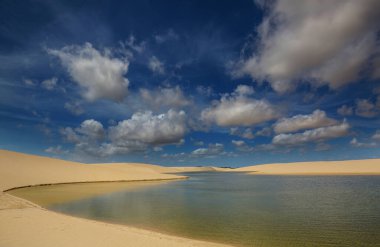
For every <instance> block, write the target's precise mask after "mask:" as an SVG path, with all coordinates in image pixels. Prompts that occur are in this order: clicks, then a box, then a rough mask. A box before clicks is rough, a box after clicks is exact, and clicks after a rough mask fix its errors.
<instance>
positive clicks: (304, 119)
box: [274, 110, 337, 134]
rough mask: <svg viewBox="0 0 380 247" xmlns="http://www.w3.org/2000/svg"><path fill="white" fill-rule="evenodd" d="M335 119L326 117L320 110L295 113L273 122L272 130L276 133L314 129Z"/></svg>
mask: <svg viewBox="0 0 380 247" xmlns="http://www.w3.org/2000/svg"><path fill="white" fill-rule="evenodd" d="M336 123H337V121H336V120H334V119H331V118H329V117H327V115H326V113H325V112H324V111H321V110H315V111H314V112H313V113H312V114H309V115H296V116H293V117H291V118H282V119H280V120H278V121H277V122H276V123H275V124H274V131H275V132H276V133H277V134H278V133H289V132H296V131H298V130H304V129H315V128H319V127H325V126H330V125H334V124H336Z"/></svg>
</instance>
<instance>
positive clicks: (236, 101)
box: [201, 87, 278, 126]
mask: <svg viewBox="0 0 380 247" xmlns="http://www.w3.org/2000/svg"><path fill="white" fill-rule="evenodd" d="M237 89H238V90H236V91H235V92H233V93H232V94H226V95H223V96H222V98H221V99H220V100H219V101H215V102H214V103H213V105H212V106H211V107H209V108H206V109H205V110H203V111H202V113H201V119H202V120H203V121H205V122H208V123H216V124H217V125H219V126H251V125H255V124H259V123H263V122H266V121H269V120H272V119H275V118H277V116H278V113H277V112H276V110H275V109H274V107H273V106H272V105H271V104H270V103H269V102H267V101H266V100H256V99H253V98H249V97H247V96H246V95H245V94H241V93H242V90H239V87H238V88H237ZM240 89H241V87H240ZM243 92H244V90H243Z"/></svg>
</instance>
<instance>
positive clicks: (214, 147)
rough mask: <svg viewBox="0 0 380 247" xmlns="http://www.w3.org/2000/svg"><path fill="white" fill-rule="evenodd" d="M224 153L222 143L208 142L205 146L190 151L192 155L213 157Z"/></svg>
mask: <svg viewBox="0 0 380 247" xmlns="http://www.w3.org/2000/svg"><path fill="white" fill-rule="evenodd" d="M223 153H224V145H223V144H221V143H215V144H209V145H208V147H207V148H198V149H195V150H194V151H193V152H191V155H190V156H192V157H213V156H216V155H221V154H223Z"/></svg>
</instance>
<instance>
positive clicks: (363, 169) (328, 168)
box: [231, 159, 380, 175]
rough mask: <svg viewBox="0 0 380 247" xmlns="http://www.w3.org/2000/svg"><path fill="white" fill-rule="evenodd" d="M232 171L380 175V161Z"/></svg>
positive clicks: (262, 167) (259, 166) (284, 164)
mask: <svg viewBox="0 0 380 247" xmlns="http://www.w3.org/2000/svg"><path fill="white" fill-rule="evenodd" d="M231 171H236V172H248V173H250V174H268V175H380V159H368V160H346V161H318V162H296V163H283V164H282V163H280V164H267V165H256V166H247V167H241V168H237V169H231Z"/></svg>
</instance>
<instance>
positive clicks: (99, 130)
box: [76, 119, 105, 141]
mask: <svg viewBox="0 0 380 247" xmlns="http://www.w3.org/2000/svg"><path fill="white" fill-rule="evenodd" d="M76 131H77V132H78V133H79V134H81V135H83V136H85V137H87V138H88V139H89V140H96V141H99V140H102V139H103V138H104V135H105V130H104V128H103V125H102V124H101V123H100V122H98V121H96V120H94V119H88V120H85V121H83V122H82V123H81V125H80V126H79V128H77V129H76Z"/></svg>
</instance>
